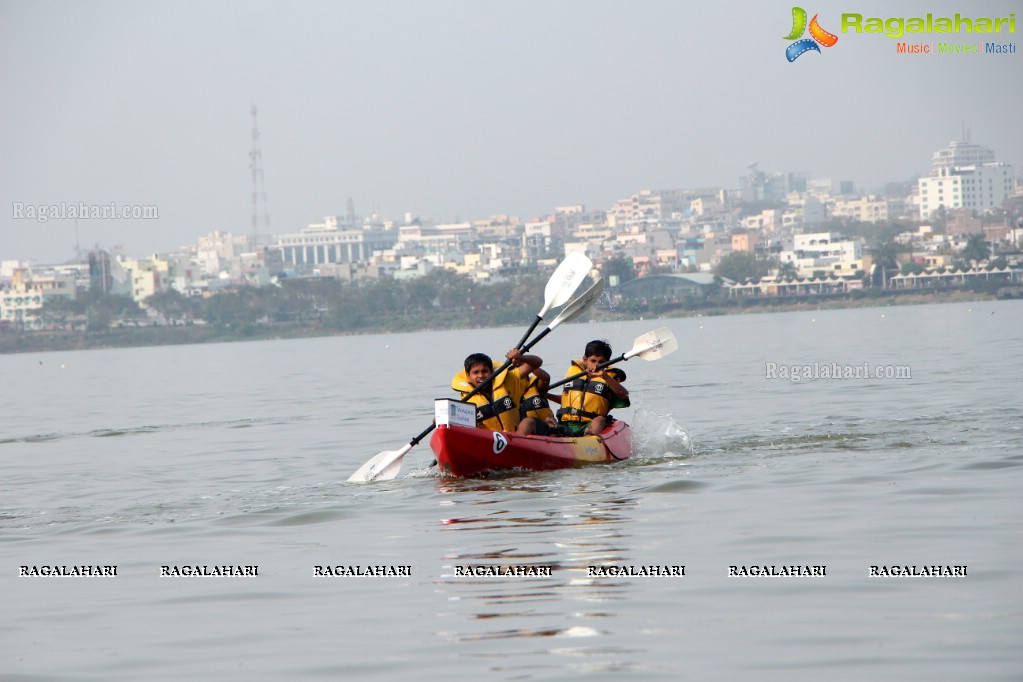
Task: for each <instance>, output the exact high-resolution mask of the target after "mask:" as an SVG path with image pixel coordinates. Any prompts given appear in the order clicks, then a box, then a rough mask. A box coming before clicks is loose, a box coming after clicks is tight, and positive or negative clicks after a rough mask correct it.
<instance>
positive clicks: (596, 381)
mask: <svg viewBox="0 0 1023 682" xmlns="http://www.w3.org/2000/svg"><path fill="white" fill-rule="evenodd" d="M610 359H611V346H610V344H608V343H607V341H599V340H598V341H590V342H589V343H588V344H586V348H585V350H584V351H583V359H582V360H573V361H572V366H571V367H570V368H569V370H568V372H566V373H565V378H566V379H567V378H569V377H574V376H576V375H577V374H579V373H581V372H585V374H583V376H581V377H578V378H577V379H575V380H574V381H572V382H571V383H569V384H566V385H565V388H564V389H563V392H562V394H561V399H560V401H559V402H560V403H561V409H560V410H558V422H559V425H560V426H561V428H562V430H563V431H564V432H565V433H566V435H569V436H578V435H585V434H594V435H595V434H599V433H600V432H601V431H603V430H604V427H605V426H607V424H608V423H609V421H613V420H614V418H613V417H609V416H608V413H609V412H610V411H611V410H612V409H614V408H616V407H628V406H629V405H630V403H629V391H628V390H627V389H626V388H625V387H624V386H622V383H621V382H623V381H625V372H623V371H622V370H620V369H617V368H613V367H605V368H603V369H597V365H599V364H601V363H604V362H607V361H608V360H610ZM551 397H552V398H555V400H557V397H556V396H551Z"/></svg>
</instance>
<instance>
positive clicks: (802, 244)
mask: <svg viewBox="0 0 1023 682" xmlns="http://www.w3.org/2000/svg"><path fill="white" fill-rule="evenodd" d="M792 241H793V243H792V250H791V251H782V252H781V253H780V254H778V258H779V260H781V262H782V263H792V264H793V265H795V266H796V268H797V269H798V270H799V274H800V276H802V277H805V276H809V275H811V274H812V273H813V272H814V271H816V270H824V271H826V272H833V273H835V274H837V275H852V274H853V273H855V272H856V271H858V270H862V269H863V240H862V239H845V238H844V237H842V236H841V235H839V234H836V233H833V232H812V233H809V234H797V235H794V236H793V239H792Z"/></svg>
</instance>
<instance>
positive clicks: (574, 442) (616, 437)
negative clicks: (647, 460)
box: [430, 421, 632, 476]
mask: <svg viewBox="0 0 1023 682" xmlns="http://www.w3.org/2000/svg"><path fill="white" fill-rule="evenodd" d="M430 447H431V448H433V452H434V454H435V455H436V457H437V463H438V464H439V465H440V470H441V472H442V473H444V474H446V475H448V476H478V475H480V474H483V473H486V472H488V471H502V470H508V469H528V470H532V471H547V470H549V469H568V468H571V467H577V466H584V465H587V464H611V463H613V462H620V461H622V460H626V459H628V458H629V457H630V456H631V455H632V430H631V429H630V428H629V425H628V424H626V423H625V422H622V421H615V422H612V423H611V425H610V426H608V427H607V428H606V429H604V430H603V431H602V432H601V434H600V435H599V436H579V437H578V438H566V437H558V436H520V435H518V434H515V433H505V432H500V431H489V430H487V429H477V428H472V427H467V426H455V425H443V426H438V427H437V430H436V431H434V434H433V437H432V438H430Z"/></svg>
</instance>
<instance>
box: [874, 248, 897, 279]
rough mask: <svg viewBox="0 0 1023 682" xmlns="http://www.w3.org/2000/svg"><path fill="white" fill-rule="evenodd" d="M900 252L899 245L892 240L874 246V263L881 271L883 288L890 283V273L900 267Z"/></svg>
mask: <svg viewBox="0 0 1023 682" xmlns="http://www.w3.org/2000/svg"><path fill="white" fill-rule="evenodd" d="M898 253H899V247H898V246H897V245H896V244H895V242H892V241H887V242H884V243H883V244H879V245H878V246H876V247H875V248H874V254H873V255H874V265H875V266H876V267H877V270H878V271H879V272H880V273H881V288H882V289H884V288H885V287H886V286H887V285H888V273H889V272H890V271H892V270H898V268H899V262H898ZM875 283H876V282H875Z"/></svg>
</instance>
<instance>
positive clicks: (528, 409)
mask: <svg viewBox="0 0 1023 682" xmlns="http://www.w3.org/2000/svg"><path fill="white" fill-rule="evenodd" d="M537 381H538V378H537V377H530V379H529V385H528V386H527V387H526V393H525V394H524V395H523V396H522V404H521V405H519V416H520V417H521V418H522V419H525V418H526V417H533V418H534V419H539V420H540V421H546V420H547V419H553V418H554V410H552V409H551V404H550V403H549V402H547V395H546V394H545V393H540V390H539V389H538V388H537V387H536V382H537Z"/></svg>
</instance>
